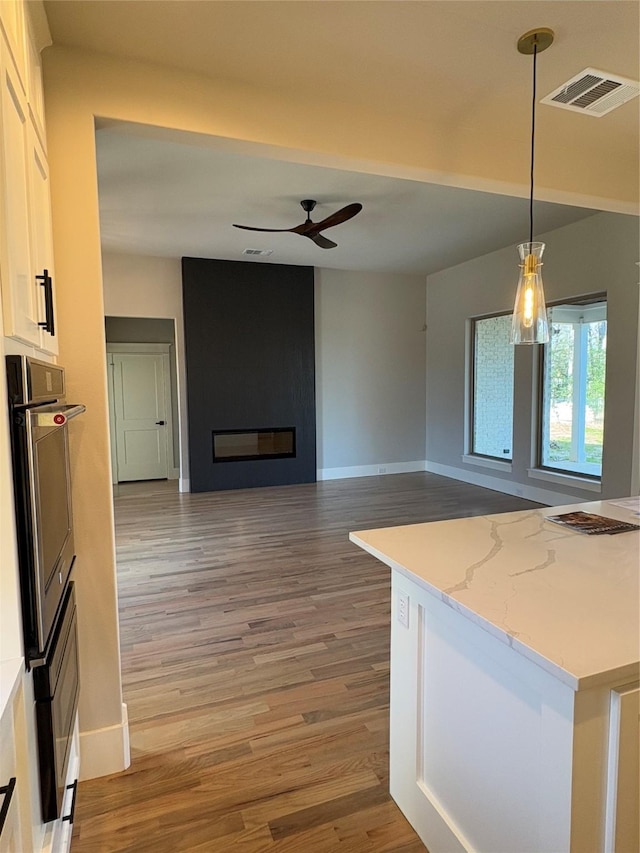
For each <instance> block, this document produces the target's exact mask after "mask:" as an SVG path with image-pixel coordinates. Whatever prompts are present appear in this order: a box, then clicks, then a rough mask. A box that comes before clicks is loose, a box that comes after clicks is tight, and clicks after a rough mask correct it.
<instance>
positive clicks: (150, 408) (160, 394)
mask: <svg viewBox="0 0 640 853" xmlns="http://www.w3.org/2000/svg"><path fill="white" fill-rule="evenodd" d="M168 370H169V357H168V356H167V355H162V354H158V353H122V354H115V353H114V355H113V391H114V400H113V407H114V414H115V439H116V456H117V478H118V482H122V481H124V480H162V479H165V478H166V477H167V476H168V464H167V449H168V448H167V432H168V428H167V420H168V411H167V407H168V405H169V401H168V400H167V399H166V394H165V388H166V376H167V373H168Z"/></svg>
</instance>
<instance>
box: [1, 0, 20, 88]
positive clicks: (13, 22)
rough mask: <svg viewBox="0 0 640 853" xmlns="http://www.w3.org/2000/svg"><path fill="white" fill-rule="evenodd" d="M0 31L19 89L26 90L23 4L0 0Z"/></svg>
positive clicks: (15, 1)
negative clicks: (14, 69)
mask: <svg viewBox="0 0 640 853" xmlns="http://www.w3.org/2000/svg"><path fill="white" fill-rule="evenodd" d="M0 31H1V32H2V33H3V34H4V37H5V39H6V41H7V45H8V50H9V53H10V55H11V59H12V61H13V63H14V64H15V66H16V68H17V70H18V74H19V75H20V78H19V79H20V85H21V87H22V88H21V91H23V92H26V86H25V83H26V73H25V72H26V38H25V36H26V20H25V4H24V3H22V2H18V0H0Z"/></svg>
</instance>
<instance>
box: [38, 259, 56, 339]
mask: <svg viewBox="0 0 640 853" xmlns="http://www.w3.org/2000/svg"><path fill="white" fill-rule="evenodd" d="M36 281H39V282H40V287H44V310H45V320H44V323H38V325H39V326H42V327H43V328H44V330H45V332H49V334H50V335H55V325H54V321H53V282H52V279H51V276H50V275H49V270H43V274H42V275H37V276H36Z"/></svg>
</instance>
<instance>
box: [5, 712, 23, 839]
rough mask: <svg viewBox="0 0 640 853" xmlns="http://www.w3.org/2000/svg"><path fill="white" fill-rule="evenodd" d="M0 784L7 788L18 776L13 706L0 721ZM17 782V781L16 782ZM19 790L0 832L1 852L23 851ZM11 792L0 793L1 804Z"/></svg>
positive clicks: (14, 790) (12, 797)
mask: <svg viewBox="0 0 640 853" xmlns="http://www.w3.org/2000/svg"><path fill="white" fill-rule="evenodd" d="M0 772H1V773H2V779H0V786H1V787H2V788H6V787H7V786H8V785H9V783H10V780H11V778H14V779H15V777H16V774H17V770H16V754H15V750H14V747H13V718H12V714H11V706H9V708H8V709H7V711H6V712H5V713H4V714H3V716H2V721H1V722H0ZM14 784H15V783H14ZM17 794H18V791H17V787H14V789H13V792H12V795H11V800H10V802H9V810H8V811H7V814H6V817H5V821H4V825H3V826H2V832H1V833H0V853H23V851H24V848H23V846H22V836H21V833H20V810H19V808H18V796H17ZM8 796H9V792H8V791H5V793H4V794H0V804H1V803H2V802H3V799H2V798H3V797H8Z"/></svg>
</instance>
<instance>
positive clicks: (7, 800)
mask: <svg viewBox="0 0 640 853" xmlns="http://www.w3.org/2000/svg"><path fill="white" fill-rule="evenodd" d="M15 787H16V777H15V776H12V777H11V779H9V784H8V785H3V786H2V788H0V797H1V796H4V800H3V801H2V808H0V835H2V830H3V828H4V822H5V820H6V819H7V814H8V813H9V806H10V805H11V797H13V790H14V788H15Z"/></svg>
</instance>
